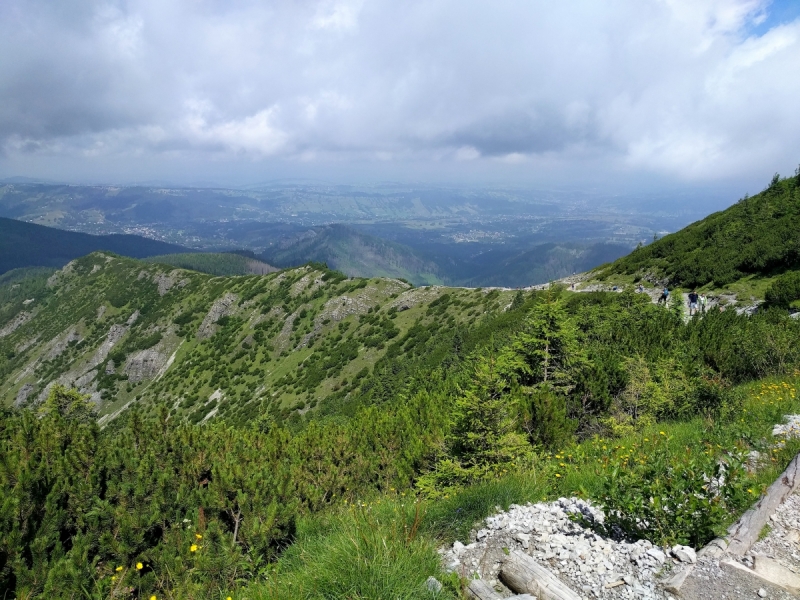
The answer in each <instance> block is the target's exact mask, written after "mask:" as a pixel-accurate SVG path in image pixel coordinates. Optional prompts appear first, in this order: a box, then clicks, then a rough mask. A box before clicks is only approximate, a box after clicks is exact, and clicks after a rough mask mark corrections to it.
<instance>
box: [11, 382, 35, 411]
mask: <svg viewBox="0 0 800 600" xmlns="http://www.w3.org/2000/svg"><path fill="white" fill-rule="evenodd" d="M33 390H34V387H33V384H30V383H26V384H25V385H23V386H22V387H21V388H19V391H18V392H17V397H16V398H14V408H19V407H20V406H22V405H23V404H25V403H26V402H27V401H28V396H30V395H31V394H32V393H33Z"/></svg>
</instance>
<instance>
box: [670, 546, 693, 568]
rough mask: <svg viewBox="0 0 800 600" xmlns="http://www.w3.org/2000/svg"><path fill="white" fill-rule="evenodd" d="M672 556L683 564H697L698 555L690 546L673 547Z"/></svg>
mask: <svg viewBox="0 0 800 600" xmlns="http://www.w3.org/2000/svg"><path fill="white" fill-rule="evenodd" d="M672 556H674V557H675V558H677V559H678V560H679V561H681V562H683V563H690V564H694V563H696V562H697V553H696V552H695V551H694V548H690V547H689V546H673V547H672Z"/></svg>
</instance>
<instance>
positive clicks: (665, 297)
mask: <svg viewBox="0 0 800 600" xmlns="http://www.w3.org/2000/svg"><path fill="white" fill-rule="evenodd" d="M668 300H669V290H668V289H667V288H666V287H665V288H664V291H663V292H661V296H659V297H658V302H657V304H661V303H662V302H663V303H664V306H666V305H667V304H668V302H667V301H668Z"/></svg>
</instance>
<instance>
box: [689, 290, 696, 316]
mask: <svg viewBox="0 0 800 600" xmlns="http://www.w3.org/2000/svg"><path fill="white" fill-rule="evenodd" d="M697 300H698V295H697V290H692V291H691V292H689V316H690V317H691V316H693V315H694V314H695V313H697Z"/></svg>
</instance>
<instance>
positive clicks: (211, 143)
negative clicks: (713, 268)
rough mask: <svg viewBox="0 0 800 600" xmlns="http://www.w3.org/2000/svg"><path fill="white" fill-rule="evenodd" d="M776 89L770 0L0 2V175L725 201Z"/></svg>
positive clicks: (793, 66)
mask: <svg viewBox="0 0 800 600" xmlns="http://www.w3.org/2000/svg"><path fill="white" fill-rule="evenodd" d="M798 73H800V3H796V2H793V1H791V0H784V1H783V2H768V1H762V0H618V1H615V2H611V3H599V2H596V1H595V0H574V1H570V2H559V3H555V2H549V1H543V0H542V1H530V2H510V1H505V0H497V1H495V2H472V1H468V0H458V1H455V0H424V1H408V2H389V1H383V0H350V1H344V0H342V1H328V0H325V1H321V2H315V1H310V0H298V1H294V2H256V1H246V0H233V1H225V2H222V1H212V0H200V1H197V0H191V1H190V0H184V1H171V2H164V1H163V0H130V1H117V2H102V1H98V0H75V1H72V2H55V1H53V2H45V1H24V0H5V1H4V2H2V3H0V98H2V102H0V177H12V176H26V177H33V178H47V179H53V180H62V181H73V182H109V183H110V182H116V183H129V182H136V181H154V180H168V181H170V182H173V183H175V184H196V183H200V182H208V181H213V182H218V183H220V184H222V185H245V184H252V183H258V182H264V181H269V180H276V179H284V178H312V179H319V180H327V181H338V182H346V183H359V182H369V181H386V180H394V181H424V182H456V183H462V184H467V185H471V184H481V185H483V184H498V183H503V184H515V185H523V186H541V185H549V186H562V187H569V186H573V187H576V188H580V187H593V188H602V189H609V190H610V189H616V188H622V187H627V188H632V189H637V190H642V191H647V192H658V191H660V190H662V191H663V190H669V189H693V190H705V191H704V193H707V194H708V195H709V197H710V196H714V195H715V194H716V195H717V196H718V195H720V194H728V193H731V194H738V195H741V194H743V193H744V192H746V191H749V192H751V193H752V192H754V191H758V190H759V189H761V188H763V187H764V185H766V183H767V182H768V181H769V179H770V177H771V175H772V174H773V173H774V172H775V171H779V172H781V173H782V174H790V173H792V172H793V171H794V169H795V167H796V166H797V163H798V162H800V152H799V151H798V149H800V111H798V110H797V98H798V97H800V77H798ZM734 199H735V198H729V201H733V200H734Z"/></svg>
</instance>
